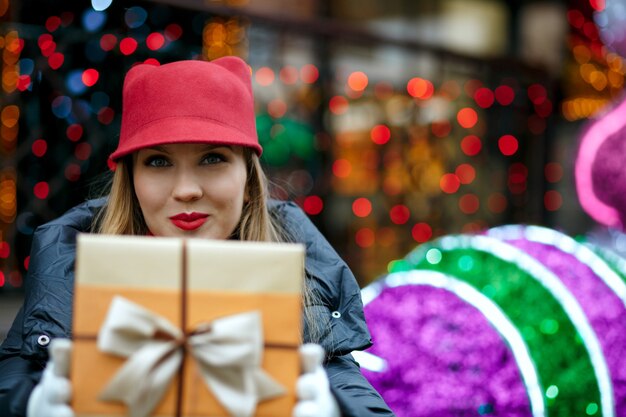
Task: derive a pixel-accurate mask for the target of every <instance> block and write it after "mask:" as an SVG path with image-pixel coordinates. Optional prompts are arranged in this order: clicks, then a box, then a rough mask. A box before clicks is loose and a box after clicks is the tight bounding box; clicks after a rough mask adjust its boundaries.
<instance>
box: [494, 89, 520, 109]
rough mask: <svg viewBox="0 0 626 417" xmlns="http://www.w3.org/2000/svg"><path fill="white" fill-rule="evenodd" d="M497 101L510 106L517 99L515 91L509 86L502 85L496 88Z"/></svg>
mask: <svg viewBox="0 0 626 417" xmlns="http://www.w3.org/2000/svg"><path fill="white" fill-rule="evenodd" d="M495 94H496V101H497V102H498V103H500V104H501V105H503V106H508V105H509V104H511V103H513V100H514V99H515V91H513V89H512V88H511V87H509V86H508V85H501V86H499V87H498V88H496V91H495Z"/></svg>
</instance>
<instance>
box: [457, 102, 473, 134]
mask: <svg viewBox="0 0 626 417" xmlns="http://www.w3.org/2000/svg"><path fill="white" fill-rule="evenodd" d="M456 120H457V121H458V122H459V124H460V125H461V127H464V128H466V129H469V128H471V127H474V126H475V125H476V123H477V122H478V114H477V113H476V110H474V109H472V108H470V107H465V108H463V109H461V110H459V112H458V113H457V114H456Z"/></svg>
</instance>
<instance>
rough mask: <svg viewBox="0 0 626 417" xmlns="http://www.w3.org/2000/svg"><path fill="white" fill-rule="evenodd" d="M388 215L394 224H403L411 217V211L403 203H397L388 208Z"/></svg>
mask: <svg viewBox="0 0 626 417" xmlns="http://www.w3.org/2000/svg"><path fill="white" fill-rule="evenodd" d="M389 217H390V218H391V221H392V222H393V223H395V224H405V223H406V222H408V221H409V219H410V218H411V211H410V210H409V208H408V207H407V206H405V205H404V204H397V205H395V206H393V207H392V208H391V210H389Z"/></svg>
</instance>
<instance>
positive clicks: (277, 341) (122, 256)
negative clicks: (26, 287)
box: [70, 234, 304, 417]
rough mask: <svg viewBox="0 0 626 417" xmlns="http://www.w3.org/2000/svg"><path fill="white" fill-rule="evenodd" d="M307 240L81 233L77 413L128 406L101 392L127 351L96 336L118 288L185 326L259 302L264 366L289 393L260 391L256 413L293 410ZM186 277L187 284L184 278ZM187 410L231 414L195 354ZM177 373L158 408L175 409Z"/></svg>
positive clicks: (264, 416)
mask: <svg viewBox="0 0 626 417" xmlns="http://www.w3.org/2000/svg"><path fill="white" fill-rule="evenodd" d="M303 275H304V248H303V246H302V245H298V244H273V243H256V242H239V241H212V240H201V239H186V240H183V239H177V238H154V237H135V236H105V235H88V234H83V235H80V236H79V237H78V245H77V260H76V277H75V280H76V281H75V294H74V316H73V339H74V345H73V351H72V360H71V370H70V379H71V381H72V385H73V399H72V407H73V408H74V410H75V412H76V415H77V416H78V417H80V416H90V417H95V416H98V417H101V416H119V415H126V414H127V409H126V406H125V405H124V404H122V403H115V402H104V401H100V400H99V399H98V396H99V394H100V392H101V391H102V389H103V388H104V387H105V386H106V384H107V383H108V381H110V380H111V378H112V377H113V376H114V375H115V373H116V372H117V370H118V369H119V368H120V367H121V366H122V365H123V364H124V362H125V361H126V360H127V358H122V357H117V356H113V355H111V354H107V353H103V352H101V351H99V350H98V347H97V345H96V338H97V334H98V331H99V329H100V327H101V325H102V323H103V321H104V319H105V316H106V314H107V311H108V309H109V305H110V303H111V300H112V298H113V297H114V296H115V295H121V296H123V297H125V298H126V299H128V300H130V301H132V302H134V303H137V304H139V305H141V306H143V307H145V308H147V309H148V310H150V311H152V312H154V313H156V314H158V315H160V316H162V317H164V318H166V319H167V320H169V321H170V322H171V323H172V324H174V325H175V326H177V327H182V326H181V325H182V323H181V320H182V316H183V313H182V311H183V308H182V307H183V297H184V299H185V310H186V313H185V316H186V322H185V324H184V326H185V329H186V330H187V331H188V332H190V331H192V330H193V329H195V328H196V327H197V325H198V324H200V323H203V322H208V321H211V320H213V319H216V318H219V317H223V316H228V315H232V314H236V313H242V312H248V311H251V310H257V311H260V313H261V317H262V323H263V324H262V326H263V340H264V345H265V348H264V350H263V356H262V368H263V370H264V371H265V372H266V373H267V374H269V375H270V376H271V377H272V378H273V379H274V380H276V381H277V382H278V383H280V384H281V385H282V386H283V387H284V388H285V389H286V391H287V394H285V395H283V396H280V397H277V398H272V399H268V400H265V401H261V402H259V403H258V405H257V409H256V413H255V416H259V417H270V416H271V417H281V416H285V417H290V416H291V414H292V410H293V407H294V405H295V392H294V390H295V384H296V379H297V377H298V375H299V373H300V361H299V356H298V349H297V348H298V346H299V344H300V342H301V339H300V338H301V336H300V334H301V327H300V326H301V298H300V297H301V295H300V294H301V288H302V280H303ZM183 286H184V288H183ZM183 366H184V367H185V369H184V383H183V387H184V388H183V390H184V392H183V398H182V415H183V416H189V417H191V416H198V417H200V416H202V417H209V416H211V417H213V416H215V417H221V416H224V417H226V416H228V415H229V414H228V412H227V411H226V409H225V408H224V407H223V406H222V405H221V404H220V403H219V402H218V401H217V400H216V399H215V397H214V396H213V395H212V393H211V392H210V390H209V388H207V386H206V385H205V383H204V382H203V380H202V378H201V376H200V375H199V372H198V370H197V365H196V363H195V361H194V359H193V358H190V356H189V355H186V356H185V360H184V363H183ZM178 385H179V379H178V376H176V377H174V379H173V381H172V383H171V385H170V386H169V387H168V389H167V391H166V392H165V394H164V395H163V397H162V400H161V402H160V403H159V404H158V405H157V407H156V409H155V410H154V412H153V413H152V415H153V416H174V415H175V414H176V411H175V410H176V403H177V388H178V387H177V386H178Z"/></svg>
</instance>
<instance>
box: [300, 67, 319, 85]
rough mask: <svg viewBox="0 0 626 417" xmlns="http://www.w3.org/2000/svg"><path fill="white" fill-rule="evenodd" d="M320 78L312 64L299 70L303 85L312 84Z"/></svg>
mask: <svg viewBox="0 0 626 417" xmlns="http://www.w3.org/2000/svg"><path fill="white" fill-rule="evenodd" d="M319 76H320V72H319V70H318V69H317V67H316V66H315V65H313V64H307V65H304V66H303V67H302V68H301V69H300V79H302V82H303V83H305V84H313V83H314V82H315V81H317V79H318V78H319Z"/></svg>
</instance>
